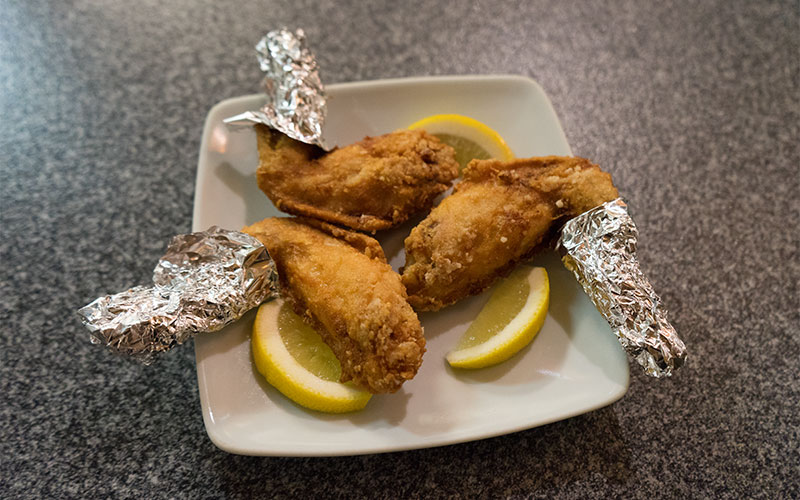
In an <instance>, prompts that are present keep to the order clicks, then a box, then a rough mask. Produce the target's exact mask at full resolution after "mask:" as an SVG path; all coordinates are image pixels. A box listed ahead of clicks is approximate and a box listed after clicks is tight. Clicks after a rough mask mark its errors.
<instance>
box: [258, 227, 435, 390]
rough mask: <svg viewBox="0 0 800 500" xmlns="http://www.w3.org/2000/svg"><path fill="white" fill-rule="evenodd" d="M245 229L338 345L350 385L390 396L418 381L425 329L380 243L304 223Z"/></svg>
mask: <svg viewBox="0 0 800 500" xmlns="http://www.w3.org/2000/svg"><path fill="white" fill-rule="evenodd" d="M243 231H244V232H246V233H248V234H250V235H252V236H255V237H256V238H258V239H259V240H260V241H261V242H262V243H263V244H264V246H266V247H267V251H268V252H269V254H270V256H271V257H272V259H273V260H274V261H275V265H276V268H277V270H278V274H279V276H280V282H281V291H282V294H283V295H284V297H285V298H286V299H287V300H288V301H289V303H290V304H292V306H293V308H294V310H295V312H297V314H299V315H300V316H302V317H303V318H304V319H305V320H306V321H307V322H308V323H309V324H310V325H311V326H313V327H314V328H315V329H316V330H317V332H319V334H320V335H321V336H322V339H323V340H324V341H325V343H326V344H328V345H329V346H330V347H331V349H332V350H333V353H334V354H335V355H336V357H337V358H338V359H339V361H340V362H341V365H342V381H343V382H346V381H348V380H352V381H353V382H354V383H356V384H357V385H359V386H361V387H363V388H365V389H367V390H369V391H370V392H373V393H384V392H395V391H397V390H398V389H399V388H400V386H401V385H402V384H403V382H405V381H406V380H409V379H411V378H413V377H414V375H415V374H416V373H417V370H418V369H419V367H420V364H421V363H422V354H423V353H424V352H425V339H424V337H423V336H422V327H421V326H420V323H419V319H418V318H417V315H416V313H415V312H414V310H413V309H411V306H410V305H409V304H408V302H407V300H406V299H407V296H406V291H405V288H404V287H403V284H402V283H401V282H400V276H399V275H398V274H397V273H395V272H394V271H393V270H392V268H391V267H390V266H389V265H388V264H387V263H386V257H385V256H384V254H383V250H382V249H381V247H380V245H379V244H378V242H377V241H375V240H374V239H373V238H370V237H369V236H367V235H365V234H361V233H356V232H353V231H348V230H345V229H341V228H338V227H335V226H332V225H331V224H327V223H325V222H320V221H315V220H312V219H304V218H271V219H265V220H263V221H261V222H257V223H255V224H253V225H251V226H248V227H246V228H244V229H243Z"/></svg>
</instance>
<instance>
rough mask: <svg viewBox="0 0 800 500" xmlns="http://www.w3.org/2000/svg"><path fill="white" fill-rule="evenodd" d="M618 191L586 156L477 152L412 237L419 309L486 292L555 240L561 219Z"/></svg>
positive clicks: (409, 269) (411, 271)
mask: <svg viewBox="0 0 800 500" xmlns="http://www.w3.org/2000/svg"><path fill="white" fill-rule="evenodd" d="M617 196H618V193H617V190H616V188H615V187H614V185H613V184H612V182H611V176H610V175H609V174H607V173H605V172H603V171H601V170H600V168H599V167H598V166H597V165H594V164H592V163H591V162H589V161H588V160H586V159H584V158H575V157H560V156H547V157H540V158H529V159H519V160H512V161H509V162H504V161H500V160H473V161H472V162H470V164H469V165H468V166H467V168H466V169H465V170H464V180H463V181H462V182H461V183H459V184H458V185H457V186H456V188H455V190H454V193H453V195H452V196H449V197H447V198H445V199H444V200H443V201H442V203H440V204H439V206H437V207H436V208H434V209H433V210H432V211H431V213H430V214H429V215H428V217H427V218H426V219H425V220H423V221H422V222H421V223H420V224H419V225H417V227H415V228H414V229H413V230H412V231H411V234H410V235H409V236H408V238H406V241H405V249H406V266H405V268H404V269H403V270H402V278H403V284H404V285H405V286H406V289H407V290H408V294H409V302H410V303H411V305H412V306H413V307H414V308H416V309H418V310H433V311H435V310H438V309H441V308H442V307H445V306H448V305H450V304H453V303H455V302H457V301H458V300H460V299H462V298H464V297H467V296H469V295H474V294H477V293H480V292H482V291H483V290H485V289H486V288H488V287H489V286H491V284H492V283H494V282H495V281H496V280H497V279H498V278H499V277H502V276H506V275H507V274H508V273H509V272H510V271H511V270H512V269H513V268H514V266H515V265H516V264H517V263H518V262H520V261H523V260H526V259H529V258H530V257H532V256H533V255H534V254H535V253H536V252H537V251H539V250H540V249H541V248H542V247H544V246H545V245H547V244H548V243H549V241H550V240H551V237H552V235H553V234H554V232H555V231H554V230H555V228H556V227H558V225H560V223H561V222H562V221H564V220H566V219H568V218H570V217H573V216H575V215H577V214H580V213H582V212H584V211H586V210H588V209H590V208H593V207H595V206H597V205H599V204H601V203H603V202H605V201H608V200H612V199H614V198H616V197H617Z"/></svg>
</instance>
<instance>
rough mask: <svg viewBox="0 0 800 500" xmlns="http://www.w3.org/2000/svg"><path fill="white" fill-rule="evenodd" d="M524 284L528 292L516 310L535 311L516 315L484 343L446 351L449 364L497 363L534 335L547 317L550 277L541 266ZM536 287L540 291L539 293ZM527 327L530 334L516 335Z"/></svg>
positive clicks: (478, 366)
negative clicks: (512, 346)
mask: <svg viewBox="0 0 800 500" xmlns="http://www.w3.org/2000/svg"><path fill="white" fill-rule="evenodd" d="M539 279H541V280H542V283H541V284H539V283H537V281H538V280H539ZM528 283H529V285H530V287H531V288H530V290H531V291H530V293H529V295H528V299H527V300H526V301H525V304H524V305H523V306H522V309H520V312H521V311H524V310H526V309H528V308H535V310H537V311H539V312H538V313H537V314H534V315H533V316H532V317H526V316H524V315H522V314H518V315H517V316H516V317H515V318H514V319H512V320H511V321H510V322H509V323H508V324H507V325H506V326H505V328H503V329H502V330H501V331H499V332H498V333H497V334H496V335H494V336H493V337H492V338H490V339H489V340H487V341H486V342H483V343H481V344H478V345H475V346H472V347H466V348H464V349H459V350H454V351H450V352H449V353H448V354H447V356H446V359H447V362H448V363H450V365H451V366H454V367H456V368H470V367H475V368H482V367H485V366H491V365H494V364H497V363H500V362H502V361H505V360H506V359H508V358H510V357H511V356H513V355H514V354H516V353H517V352H519V351H520V350H522V348H524V347H525V346H526V345H528V344H529V343H530V342H531V341H532V340H533V339H534V338H535V337H536V335H537V334H538V333H539V330H540V329H541V327H542V324H543V323H544V319H545V318H546V316H547V309H548V306H549V298H550V293H549V292H550V280H549V277H548V276H547V271H546V270H545V269H544V268H541V267H539V268H534V269H533V270H532V271H531V273H530V274H529V275H528ZM539 289H541V290H542V291H541V292H539V291H538V290H539ZM537 323H538V324H537ZM528 329H530V330H531V331H532V334H531V333H530V332H528V331H526V332H525V333H526V334H523V335H520V333H519V332H521V331H524V330H528ZM528 336H530V338H529V339H528V340H527V341H525V342H521V345H520V346H518V348H517V349H513V350H510V351H509V352H504V353H501V354H500V355H498V354H497V353H498V351H501V350H502V349H504V348H506V347H507V346H509V345H512V344H514V343H515V342H517V341H519V340H520V339H525V338H526V337H528Z"/></svg>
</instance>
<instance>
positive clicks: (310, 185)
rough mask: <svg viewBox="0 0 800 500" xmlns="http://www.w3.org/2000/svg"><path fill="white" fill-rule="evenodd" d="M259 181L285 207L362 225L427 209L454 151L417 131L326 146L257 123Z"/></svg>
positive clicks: (372, 226) (444, 184)
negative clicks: (305, 142) (319, 145)
mask: <svg viewBox="0 0 800 500" xmlns="http://www.w3.org/2000/svg"><path fill="white" fill-rule="evenodd" d="M256 137H257V140H258V152H259V168H258V171H257V174H256V176H257V179H258V186H259V188H260V189H261V190H262V191H263V192H264V193H265V194H266V195H267V196H268V197H269V199H270V200H272V202H273V203H274V204H275V206H276V207H277V208H278V209H279V210H281V211H284V212H287V213H290V214H294V215H302V216H306V217H311V218H315V219H320V220H324V221H327V222H331V223H334V224H340V225H343V226H347V227H349V228H352V229H357V230H361V231H377V230H381V229H388V228H390V227H394V226H397V225H399V224H402V223H403V222H405V221H406V220H408V218H409V217H410V216H411V215H412V214H414V213H418V212H422V211H427V210H429V209H430V207H431V205H432V204H433V200H434V199H435V198H436V197H437V196H438V195H439V194H441V193H443V192H444V191H445V190H446V189H447V188H448V187H450V184H451V182H452V181H453V179H455V178H456V176H457V175H458V164H457V163H456V161H455V151H453V148H451V147H450V146H447V145H445V144H443V143H442V142H441V141H439V140H438V139H437V138H436V137H434V136H432V135H429V134H427V133H426V132H424V131H422V130H416V131H410V130H398V131H396V132H392V133H390V134H385V135H382V136H378V137H366V138H364V139H363V140H362V141H359V142H357V143H355V144H351V145H349V146H345V147H343V148H338V149H334V150H333V151H331V152H329V153H326V152H325V151H323V150H322V149H320V148H318V147H316V146H311V145H308V144H304V143H301V142H298V141H295V140H293V139H290V138H289V137H287V136H285V135H283V134H281V133H279V132H276V131H274V130H271V129H269V128H268V127H266V126H263V125H257V126H256Z"/></svg>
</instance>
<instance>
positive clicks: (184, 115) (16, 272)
mask: <svg viewBox="0 0 800 500" xmlns="http://www.w3.org/2000/svg"><path fill="white" fill-rule="evenodd" d="M280 25H289V26H297V27H302V28H304V29H305V30H306V32H307V34H308V37H309V39H310V41H311V42H312V46H313V48H314V50H315V51H316V53H317V54H318V57H319V60H320V64H321V67H322V68H323V78H324V79H325V81H326V82H328V83H334V82H346V81H356V80H369V79H377V78H385V77H404V76H411V75H439V74H485V73H511V74H521V75H527V76H531V77H533V78H535V79H536V80H538V81H539V82H540V83H541V84H542V86H543V87H544V89H545V90H546V91H547V93H548V95H549V96H550V98H551V100H552V101H553V105H554V106H555V109H556V111H557V113H558V115H559V116H560V118H561V120H562V123H563V125H564V129H565V131H566V134H567V137H568V138H569V140H570V143H571V145H572V148H573V150H574V151H575V152H576V154H580V155H584V156H587V157H590V158H592V159H593V160H595V161H596V162H597V163H599V164H600V165H602V166H603V167H605V168H606V169H607V170H609V171H610V172H611V173H612V174H613V176H614V179H615V182H616V183H617V185H618V186H619V189H620V191H621V192H622V193H624V194H625V196H626V198H627V199H628V200H629V201H630V203H631V205H632V207H634V210H635V215H636V219H637V223H638V225H639V228H640V232H641V240H642V244H641V250H640V258H641V261H642V263H643V266H644V267H645V269H646V270H647V272H648V274H649V276H650V277H651V280H652V281H653V283H654V285H655V287H656V289H657V290H659V292H660V294H661V295H662V298H663V299H664V302H665V303H666V305H667V306H668V308H669V310H670V314H671V319H672V320H673V324H674V325H675V326H676V328H677V330H678V331H679V332H680V333H681V335H682V337H683V339H684V340H685V341H686V343H687V344H688V346H689V349H690V352H691V358H690V362H689V364H688V365H687V366H686V367H685V368H684V369H682V371H681V372H680V373H679V374H678V375H677V376H676V377H674V378H673V379H671V380H663V381H658V380H651V379H648V378H647V377H645V376H644V375H643V374H642V373H641V370H639V369H638V368H637V367H636V366H632V379H631V384H630V389H629V391H628V393H627V394H626V395H625V397H624V398H623V399H621V400H620V401H619V402H617V403H615V404H613V405H611V406H609V407H606V408H603V409H600V410H597V411H594V412H591V413H588V414H586V415H582V416H578V417H575V418H572V419H569V420H566V421H562V422H558V423H554V424H551V425H547V426H544V427H540V428H536V429H532V430H529V431H524V432H520V433H516V434H512V435H508V436H504V437H498V438H494V439H488V440H484V441H478V442H472V443H467V444H461V445H454V446H448V447H442V448H435V449H428V450H418V451H409V452H400V453H390V454H384V455H372V456H357V457H343V458H302V459H301V458H257V457H243V456H234V455H229V454H227V453H225V452H223V451H220V450H218V449H217V448H215V446H214V445H213V444H212V443H211V442H210V440H209V439H208V437H207V436H206V433H205V430H204V427H203V421H202V417H201V412H200V403H199V399H198V393H197V381H196V373H195V362H194V353H193V349H192V348H191V346H186V347H184V348H182V349H179V350H177V351H176V352H174V353H172V354H171V355H169V356H167V357H165V358H164V359H162V360H161V362H160V363H159V364H158V368H157V369H154V368H144V367H142V366H138V365H137V364H134V363H129V362H125V360H121V359H119V358H116V357H112V356H110V355H108V353H107V352H105V351H104V350H102V349H98V348H96V347H93V346H91V345H90V344H89V343H88V342H87V341H86V332H84V331H83V329H82V327H81V326H80V324H79V323H78V321H77V319H76V315H75V310H76V309H77V308H78V307H80V306H82V305H83V304H85V303H87V302H88V301H90V300H91V299H93V298H94V297H96V296H97V295H99V294H102V293H106V292H109V291H115V290H122V289H124V288H126V287H128V286H129V285H132V284H134V283H141V282H145V281H147V280H148V279H149V275H150V272H151V269H152V265H153V263H154V262H155V261H156V260H157V258H158V256H159V255H160V254H161V252H162V250H163V248H164V245H165V244H166V242H167V240H168V238H169V237H170V236H172V235H173V234H175V233H178V232H186V231H188V230H189V229H190V223H191V213H192V202H193V199H192V197H193V192H194V180H195V169H196V164H197V154H198V150H199V146H200V133H201V130H202V126H203V119H204V117H205V115H206V113H207V112H208V110H209V108H210V107H211V106H212V105H214V104H215V103H216V102H218V101H220V100H222V99H225V98H228V97H232V96H238V95H242V94H248V93H253V92H254V91H256V90H257V82H258V81H259V79H260V75H259V72H258V69H257V67H256V65H255V64H254V63H253V62H254V61H253V50H252V45H253V44H254V42H255V41H256V40H257V39H258V38H259V37H260V35H262V34H263V33H264V32H265V31H266V30H268V29H271V28H273V27H277V26H280ZM798 54H800V4H798V2H797V1H791V2H752V1H709V2H690V1H687V2H673V1H664V2H636V1H613V2H592V3H589V2H561V1H551V2H547V1H531V2H513V3H512V2H476V3H466V2H464V3H460V2H447V3H445V2H440V3H434V2H396V1H382V2H377V1H376V2H354V1H353V2H334V1H331V0H322V1H313V2H312V1H308V2H302V1H283V2H246V3H245V2H242V3H239V2H220V1H215V2H212V1H197V0H192V1H186V0H174V1H168V2H164V1H151V0H148V1H140V2H128V1H122V0H107V1H98V2H95V1H80V0H76V1H52V2H43V1H24V0H19V1H9V0H0V497H2V498H14V497H32V498H43V497H44V498H47V497H55V498H68V497H81V498H92V497H108V496H113V497H138V498H165V497H170V498H172V497H191V498H196V497H209V498H217V497H236V498H239V497H251V496H266V497H293V496H298V497H318V496H319V497H324V496H341V497H359V496H367V497H374V498H393V497H438V496H468V497H472V496H477V497H543V498H575V497H580V498H587V497H588V498H591V497H626V498H650V497H656V496H658V497H670V498H675V497H709V496H712V497H721V498H740V497H755V498H758V497H763V498H790V497H794V498H797V497H798V496H800V478H799V476H798V470H800V445H799V444H798V443H800V411H799V410H798V401H800V375H799V374H800V369H798V359H800V349H799V348H798V346H799V345H800V340H799V339H800V335H799V334H798V328H799V327H800V314H799V312H798V311H800V302H798V283H799V282H800V256H798V234H800V201H798V199H800V187H798V181H799V179H800V147H798V144H800V90H799V88H800V87H799V85H800V56H798Z"/></svg>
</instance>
